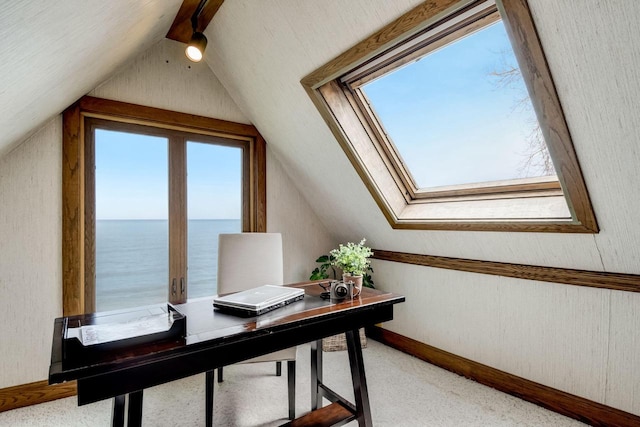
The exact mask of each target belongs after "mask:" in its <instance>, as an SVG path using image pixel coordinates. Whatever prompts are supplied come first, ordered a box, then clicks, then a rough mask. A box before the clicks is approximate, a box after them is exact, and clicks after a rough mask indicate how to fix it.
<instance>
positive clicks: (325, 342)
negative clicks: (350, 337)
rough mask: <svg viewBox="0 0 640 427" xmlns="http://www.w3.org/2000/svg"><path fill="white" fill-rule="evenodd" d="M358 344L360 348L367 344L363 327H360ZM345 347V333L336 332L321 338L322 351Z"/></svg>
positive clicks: (340, 349)
mask: <svg viewBox="0 0 640 427" xmlns="http://www.w3.org/2000/svg"><path fill="white" fill-rule="evenodd" d="M360 345H361V346H362V348H365V347H366V346H367V336H366V335H365V334H364V328H362V329H360ZM346 349H347V335H346V334H338V335H333V336H330V337H327V338H323V339H322V350H323V351H342V350H346Z"/></svg>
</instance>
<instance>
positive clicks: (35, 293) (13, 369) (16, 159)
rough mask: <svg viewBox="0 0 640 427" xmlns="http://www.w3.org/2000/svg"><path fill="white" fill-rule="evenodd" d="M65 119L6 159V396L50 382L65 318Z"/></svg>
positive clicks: (2, 306) (2, 355)
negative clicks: (59, 323)
mask: <svg viewBox="0 0 640 427" xmlns="http://www.w3.org/2000/svg"><path fill="white" fill-rule="evenodd" d="M61 140H62V119H61V118H60V117H55V118H54V119H51V120H49V122H47V123H46V124H45V125H44V126H43V127H42V128H41V129H40V130H38V132H36V133H35V134H34V135H33V136H31V137H30V138H29V139H28V140H27V141H25V142H23V143H22V144H20V145H19V146H17V147H16V148H15V149H13V150H12V151H11V152H9V153H8V154H7V155H5V156H3V157H2V158H0V295H2V299H0V312H1V313H2V316H3V321H2V324H1V325H0V388H2V387H7V386H11V385H15V384H22V383H27V382H32V381H39V380H44V379H45V378H46V377H47V373H48V368H49V357H50V353H51V333H52V332H53V319H54V318H55V317H57V316H60V315H61V314H62V258H61V242H62V231H61V227H62V198H61V184H60V181H61V175H62V148H61V147H62V146H61Z"/></svg>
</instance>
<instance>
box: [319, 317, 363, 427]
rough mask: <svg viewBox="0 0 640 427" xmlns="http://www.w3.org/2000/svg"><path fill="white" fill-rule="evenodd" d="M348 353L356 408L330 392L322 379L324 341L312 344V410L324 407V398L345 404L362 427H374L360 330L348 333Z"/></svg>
mask: <svg viewBox="0 0 640 427" xmlns="http://www.w3.org/2000/svg"><path fill="white" fill-rule="evenodd" d="M346 336H347V352H348V354H349V365H350V368H351V380H352V382H353V393H354V396H355V400H356V402H355V406H354V405H353V404H351V403H349V402H345V401H344V399H343V398H341V397H340V396H338V395H337V394H335V392H333V391H331V390H328V389H327V386H326V385H325V384H324V383H323V378H322V340H318V341H314V342H312V343H311V410H312V411H314V410H316V409H319V408H321V407H322V403H323V402H322V399H323V396H327V398H329V399H330V400H334V399H335V400H339V401H342V402H344V403H343V405H345V407H349V408H350V411H352V413H353V414H354V416H355V418H356V419H357V420H358V425H359V426H361V427H367V426H372V425H373V423H372V420H371V405H370V403H369V393H368V390H367V378H366V376H365V373H364V359H363V358H362V345H361V344H360V333H359V331H358V329H354V330H350V331H347V332H346Z"/></svg>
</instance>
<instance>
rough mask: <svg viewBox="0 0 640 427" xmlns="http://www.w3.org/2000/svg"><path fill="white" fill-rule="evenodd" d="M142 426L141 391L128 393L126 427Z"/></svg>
mask: <svg viewBox="0 0 640 427" xmlns="http://www.w3.org/2000/svg"><path fill="white" fill-rule="evenodd" d="M141 425H142V390H138V391H134V392H133V393H129V414H128V416H127V427H140V426H141Z"/></svg>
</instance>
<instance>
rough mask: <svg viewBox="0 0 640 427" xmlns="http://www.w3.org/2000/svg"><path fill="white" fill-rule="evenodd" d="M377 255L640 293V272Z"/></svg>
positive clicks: (379, 252)
mask: <svg viewBox="0 0 640 427" xmlns="http://www.w3.org/2000/svg"><path fill="white" fill-rule="evenodd" d="M373 258H374V259H379V260H382V261H393V262H400V263H404V264H414V265H422V266H425V267H434V268H445V269H448V270H458V271H466V272H469V273H480V274H491V275H494V276H504V277H514V278H517V279H527V280H538V281H541V282H552V283H564V284H567V285H575V286H587V287H591V288H602V289H613V290H616V291H627V292H640V275H637V274H626V273H606V272H602V271H588V270H575V269H569V268H556V267H542V266H537V265H526V264H511V263H505V262H494V261H481V260H474V259H464V258H449V257H443V256H434V255H420V254H411V253H405V252H393V251H385V250H381V249H374V250H373Z"/></svg>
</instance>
